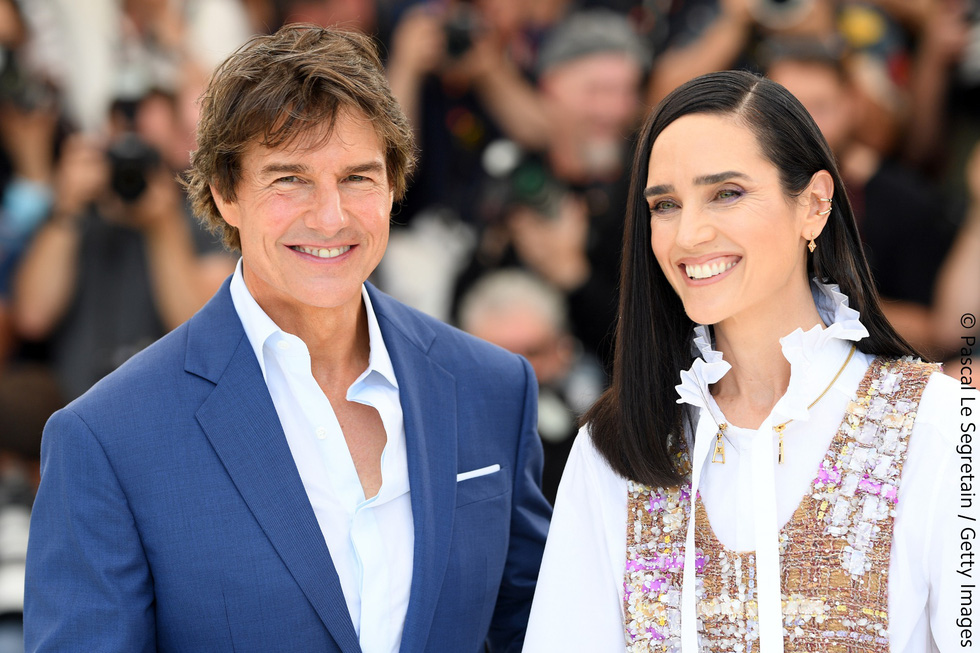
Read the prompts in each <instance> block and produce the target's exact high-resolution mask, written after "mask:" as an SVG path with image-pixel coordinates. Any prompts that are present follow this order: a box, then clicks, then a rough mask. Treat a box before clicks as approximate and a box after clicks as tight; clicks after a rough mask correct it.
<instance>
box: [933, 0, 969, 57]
mask: <svg viewBox="0 0 980 653" xmlns="http://www.w3.org/2000/svg"><path fill="white" fill-rule="evenodd" d="M931 4H932V5H933V6H932V9H931V10H930V11H929V12H928V14H927V15H928V19H927V20H926V23H925V25H924V27H923V33H922V53H923V56H925V57H931V58H933V59H934V60H935V61H938V62H941V63H943V64H946V65H952V64H954V63H956V62H957V61H959V60H960V59H961V58H962V56H963V52H964V51H965V50H966V47H967V45H968V44H969V42H970V26H969V24H968V23H967V21H966V19H965V15H966V14H965V7H964V5H963V3H962V2H960V1H959V0H939V1H937V2H933V3H931Z"/></svg>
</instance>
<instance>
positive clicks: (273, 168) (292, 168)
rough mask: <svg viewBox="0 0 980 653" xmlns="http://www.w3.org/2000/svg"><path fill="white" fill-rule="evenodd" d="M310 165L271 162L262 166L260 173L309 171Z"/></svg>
mask: <svg viewBox="0 0 980 653" xmlns="http://www.w3.org/2000/svg"><path fill="white" fill-rule="evenodd" d="M309 171H310V167H309V166H307V165H303V164H302V163H269V164H267V165H264V166H262V169H261V170H260V171H259V174H260V175H263V176H264V175H275V174H282V173H284V172H285V173H289V174H294V173H297V172H309Z"/></svg>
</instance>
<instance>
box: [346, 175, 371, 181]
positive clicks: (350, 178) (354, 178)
mask: <svg viewBox="0 0 980 653" xmlns="http://www.w3.org/2000/svg"><path fill="white" fill-rule="evenodd" d="M367 179H368V178H367V177H365V176H364V175H349V176H348V177H347V181H367Z"/></svg>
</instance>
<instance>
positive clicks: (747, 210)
mask: <svg viewBox="0 0 980 653" xmlns="http://www.w3.org/2000/svg"><path fill="white" fill-rule="evenodd" d="M632 174H633V179H632V182H633V183H632V187H631V189H630V199H629V202H630V204H629V212H628V216H627V224H626V237H625V253H624V260H623V269H622V279H621V291H620V292H621V295H620V321H619V324H618V326H617V342H616V354H615V362H614V378H613V383H612V386H611V388H610V389H609V390H608V391H607V392H606V394H605V395H603V396H602V397H601V398H600V400H599V401H598V402H597V403H596V405H595V406H594V407H593V409H592V410H591V411H590V412H589V414H588V415H587V416H586V421H587V422H588V427H587V429H586V432H587V435H586V434H583V435H584V437H580V438H578V439H577V442H576V445H575V448H574V449H573V451H572V454H571V458H570V460H569V463H568V466H567V467H566V469H565V474H564V477H563V479H562V484H561V488H560V490H559V493H558V500H557V506H556V510H555V515H554V519H553V521H552V526H551V532H550V534H549V538H548V544H547V548H546V551H545V557H544V561H543V564H542V568H541V574H540V576H539V579H538V589H537V593H536V595H535V598H534V605H533V608H532V612H531V621H530V624H529V628H528V635H527V639H526V641H525V647H524V650H525V651H530V652H533V653H537V652H539V651H597V652H605V651H616V650H623V648H622V647H623V646H624V645H625V648H626V650H628V651H680V650H681V649H682V647H683V650H684V651H686V652H688V653H690V652H692V651H696V650H701V651H713V652H714V651H759V650H760V649H761V650H762V651H764V653H773V652H778V651H783V650H786V651H821V652H831V651H835V652H836V651H848V652H850V651H882V652H886V651H892V652H905V651H907V652H909V653H912V652H915V653H918V652H921V651H928V650H937V649H935V648H931V647H934V646H938V650H940V651H952V650H960V648H959V646H960V636H961V633H960V628H958V626H957V624H956V618H957V615H958V614H959V599H960V593H959V587H958V585H959V581H958V578H959V577H958V576H957V575H956V569H957V565H958V564H959V560H960V557H959V554H960V550H959V544H960V535H959V534H960V532H961V529H962V528H963V526H969V525H970V524H969V523H967V522H965V521H962V520H959V521H958V518H957V516H956V514H957V511H959V512H960V513H962V514H966V515H967V516H971V515H972V513H967V512H965V511H964V510H963V509H961V508H960V498H961V497H960V496H959V494H958V493H959V490H960V486H959V482H960V479H959V471H958V469H959V464H960V461H959V459H958V457H957V452H956V443H957V439H958V437H959V434H960V429H961V426H960V421H961V419H960V416H959V414H958V410H959V408H958V397H957V395H958V393H959V386H958V385H957V384H956V382H955V381H953V380H952V379H951V378H948V377H945V376H943V375H942V374H939V373H937V372H938V367H936V366H933V365H927V364H925V363H921V362H918V361H915V360H913V359H912V358H911V357H914V356H916V353H915V351H913V349H912V348H911V347H910V346H909V345H908V344H907V343H906V342H905V341H903V340H902V339H901V338H900V337H899V336H898V335H897V334H896V333H895V331H894V330H893V329H892V328H891V327H890V326H889V324H888V323H887V321H886V320H885V319H884V318H883V317H882V313H881V309H880V307H879V304H878V298H877V295H876V293H875V290H874V285H873V283H872V280H871V278H870V273H869V271H868V267H867V264H866V262H865V258H864V255H863V254H862V252H861V246H860V243H859V240H858V234H857V230H856V228H855V224H854V219H853V215H852V212H851V206H850V204H849V202H848V199H847V196H846V195H845V193H844V187H843V184H842V183H841V180H840V175H839V173H838V171H837V167H836V165H835V163H834V159H833V155H832V154H831V153H830V150H829V148H828V147H827V144H826V142H825V141H824V139H823V137H822V136H821V135H820V132H819V130H818V129H817V127H816V125H815V124H814V122H813V120H812V119H811V118H810V116H809V115H808V114H807V113H806V111H805V110H804V109H803V107H802V106H801V105H800V104H799V102H797V101H796V99H795V98H793V97H792V96H791V95H790V94H789V93H788V92H787V91H786V90H785V89H784V88H783V87H781V86H779V85H777V84H775V83H773V82H770V81H768V80H765V79H763V78H760V77H758V76H755V75H752V74H750V73H744V72H723V73H714V74H710V75H706V76H703V77H700V78H697V79H695V80H693V81H691V82H689V83H687V84H685V85H683V86H681V87H680V88H678V89H677V90H676V91H674V92H673V93H672V94H671V95H669V96H668V97H667V98H665V99H664V101H663V102H661V104H660V105H659V106H658V107H657V108H656V109H655V110H654V112H653V114H652V115H651V116H650V117H649V118H648V120H647V122H646V124H645V126H644V128H643V130H642V132H641V135H640V141H639V145H638V148H637V156H636V159H635V161H634V165H633V173H632ZM909 263H910V264H914V261H910V262H909ZM705 325H710V326H705ZM678 382H679V385H678ZM675 386H676V389H675ZM973 428H975V427H973ZM692 512H693V513H694V515H695V519H693V520H691V519H689V517H690V515H691V514H692ZM692 548H693V549H695V550H696V554H695V555H693V556H685V555H684V552H685V551H686V550H690V549H692ZM967 582H972V581H969V580H968V581H967ZM695 609H697V616H698V618H697V619H695V618H693V615H694V614H695ZM933 641H934V642H935V645H934V644H933V643H932V642H933ZM699 646H700V648H698V647H699Z"/></svg>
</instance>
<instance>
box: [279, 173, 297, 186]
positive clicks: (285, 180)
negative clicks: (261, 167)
mask: <svg viewBox="0 0 980 653" xmlns="http://www.w3.org/2000/svg"><path fill="white" fill-rule="evenodd" d="M297 181H299V177H297V176H296V175H287V176H285V177H279V179H276V183H277V184H294V183H296V182H297Z"/></svg>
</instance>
